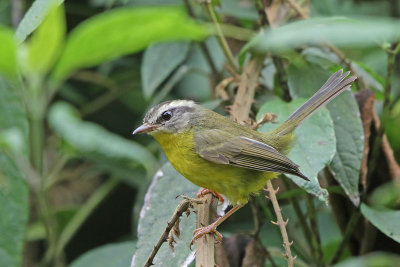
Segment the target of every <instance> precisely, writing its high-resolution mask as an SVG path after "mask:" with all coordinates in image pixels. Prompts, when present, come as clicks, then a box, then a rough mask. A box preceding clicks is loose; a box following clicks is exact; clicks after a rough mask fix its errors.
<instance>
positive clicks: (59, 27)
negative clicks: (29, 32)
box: [22, 4, 66, 75]
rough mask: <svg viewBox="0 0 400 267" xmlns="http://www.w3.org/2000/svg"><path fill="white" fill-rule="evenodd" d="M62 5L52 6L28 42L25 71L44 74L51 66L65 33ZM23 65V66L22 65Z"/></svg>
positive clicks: (57, 54)
mask: <svg viewBox="0 0 400 267" xmlns="http://www.w3.org/2000/svg"><path fill="white" fill-rule="evenodd" d="M65 31H66V28H65V16H64V6H63V5H59V6H58V7H57V6H55V4H54V6H53V8H52V9H50V10H49V13H48V14H47V16H46V18H45V19H44V21H43V23H42V24H41V25H40V26H39V28H38V29H37V30H36V31H35V32H34V34H33V36H32V38H31V39H30V41H29V44H28V60H27V66H26V68H27V70H26V71H27V72H28V74H30V73H38V74H41V75H44V74H46V73H47V72H48V71H49V69H50V68H51V67H52V66H53V64H54V62H55V61H56V59H57V57H58V56H59V54H60V50H61V47H62V44H63V40H64V35H65ZM22 67H24V66H22Z"/></svg>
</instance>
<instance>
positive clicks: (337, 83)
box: [274, 69, 357, 136]
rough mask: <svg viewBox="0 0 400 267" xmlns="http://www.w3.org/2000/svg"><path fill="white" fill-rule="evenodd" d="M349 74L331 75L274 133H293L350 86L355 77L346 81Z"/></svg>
mask: <svg viewBox="0 0 400 267" xmlns="http://www.w3.org/2000/svg"><path fill="white" fill-rule="evenodd" d="M349 74H350V71H348V72H345V73H343V69H341V70H338V71H337V72H335V73H334V74H332V75H331V77H329V79H328V80H327V81H326V82H325V84H324V85H323V86H322V87H321V88H320V89H319V90H318V91H317V92H316V93H315V94H314V95H313V96H312V97H311V98H310V99H308V100H307V102H306V103H304V104H303V105H302V106H301V107H299V108H298V109H297V110H296V111H295V112H293V114H292V115H290V116H289V118H288V119H287V120H286V121H285V122H284V123H283V124H282V125H281V126H280V127H278V128H277V129H276V130H275V131H274V132H275V133H277V134H278V135H281V136H283V135H286V134H288V133H291V132H293V131H294V129H296V127H297V126H299V125H300V124H301V123H302V122H303V121H304V120H305V119H307V118H308V117H309V116H311V115H312V114H313V113H314V112H315V111H317V110H318V109H320V108H321V107H323V106H324V105H326V104H328V103H329V102H330V101H331V100H332V99H334V98H335V97H336V96H338V95H339V94H340V93H341V92H343V91H344V90H346V89H347V88H349V87H350V86H351V84H352V83H353V82H354V81H355V80H356V79H357V77H356V76H350V77H349V78H347V79H346V77H347V76H348V75H349Z"/></svg>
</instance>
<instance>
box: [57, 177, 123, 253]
mask: <svg viewBox="0 0 400 267" xmlns="http://www.w3.org/2000/svg"><path fill="white" fill-rule="evenodd" d="M118 184H119V181H118V179H116V178H111V179H109V180H107V181H106V182H104V183H103V184H102V185H101V186H100V187H99V188H98V189H97V190H96V191H95V192H94V193H93V194H92V195H91V197H90V198H89V199H88V200H87V201H86V202H85V203H84V204H83V206H82V207H81V208H80V209H79V210H78V212H77V213H76V214H75V215H74V217H72V219H71V220H70V221H69V222H68V224H67V225H66V226H65V228H64V229H63V231H62V232H61V234H60V238H59V240H58V243H57V245H56V247H55V257H56V258H57V256H59V255H60V254H61V253H63V250H64V248H65V246H66V245H67V244H68V242H69V241H70V240H71V238H72V237H73V236H74V235H75V234H76V232H77V231H78V230H79V228H80V227H81V226H82V224H83V222H84V221H85V220H86V219H87V218H88V217H89V215H90V214H92V212H93V211H94V209H95V208H96V207H98V205H99V204H100V203H101V202H102V201H103V200H104V199H105V198H106V197H107V196H108V195H109V194H110V193H111V192H112V191H113V190H114V189H115V188H116V186H117V185H118Z"/></svg>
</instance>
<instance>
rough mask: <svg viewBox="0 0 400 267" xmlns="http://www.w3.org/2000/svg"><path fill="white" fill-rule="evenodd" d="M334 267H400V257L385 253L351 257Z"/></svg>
mask: <svg viewBox="0 0 400 267" xmlns="http://www.w3.org/2000/svg"><path fill="white" fill-rule="evenodd" d="M334 266H335V267H378V266H400V257H399V255H397V254H390V253H387V252H374V253H369V254H367V255H364V256H359V257H352V258H349V259H347V260H345V261H343V262H341V263H339V264H336V265H334Z"/></svg>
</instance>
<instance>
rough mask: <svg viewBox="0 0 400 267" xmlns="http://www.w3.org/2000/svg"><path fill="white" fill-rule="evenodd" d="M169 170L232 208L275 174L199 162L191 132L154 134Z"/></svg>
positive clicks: (203, 160)
mask: <svg viewBox="0 0 400 267" xmlns="http://www.w3.org/2000/svg"><path fill="white" fill-rule="evenodd" d="M153 136H154V138H155V139H156V140H157V142H158V143H160V145H161V147H162V149H163V150H164V152H165V154H166V156H167V158H168V160H169V161H170V162H171V164H172V166H174V168H175V169H176V170H177V171H178V172H179V173H180V174H182V175H183V176H184V177H186V178H187V179H188V180H189V181H191V182H192V183H194V184H196V185H198V186H200V187H204V188H208V189H211V190H215V191H217V192H218V193H221V194H223V195H225V196H226V197H228V199H229V200H230V202H231V203H233V204H236V203H237V204H244V203H246V202H247V201H248V197H249V195H250V194H251V193H254V192H257V191H258V190H260V189H261V188H263V187H264V185H265V183H266V181H267V180H269V179H272V178H274V177H276V174H275V173H267V172H259V171H254V170H249V169H244V168H239V167H235V166H232V165H223V164H216V163H212V162H210V161H207V160H205V159H203V158H201V157H200V156H199V155H198V154H197V153H196V151H195V144H194V142H193V137H194V135H193V131H192V130H191V131H186V132H183V133H177V134H172V133H155V134H153Z"/></svg>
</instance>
